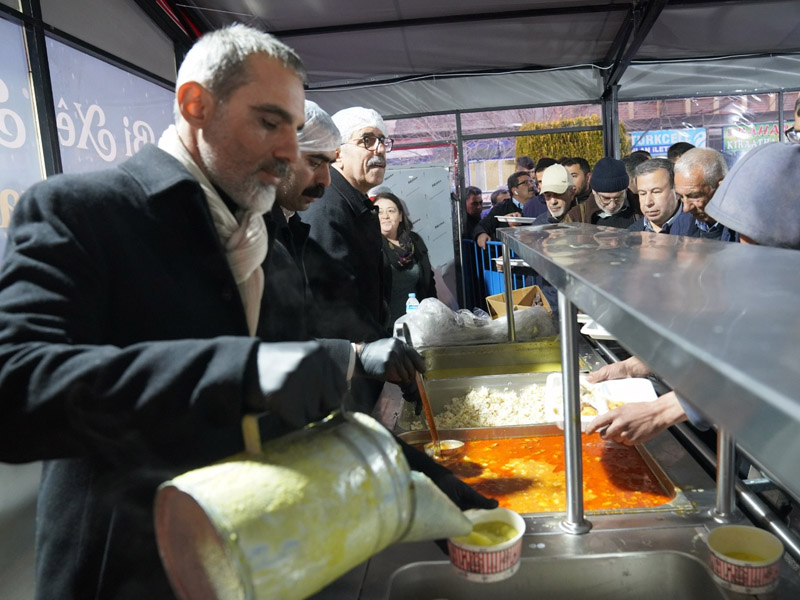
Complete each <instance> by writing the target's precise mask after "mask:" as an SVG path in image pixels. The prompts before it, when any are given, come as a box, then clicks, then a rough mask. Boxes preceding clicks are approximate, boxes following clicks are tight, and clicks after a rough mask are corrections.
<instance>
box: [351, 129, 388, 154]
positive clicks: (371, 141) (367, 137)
mask: <svg viewBox="0 0 800 600" xmlns="http://www.w3.org/2000/svg"><path fill="white" fill-rule="evenodd" d="M345 144H354V145H356V146H364V148H366V149H367V150H370V151H371V152H375V151H376V150H377V149H378V145H379V144H383V147H384V148H386V151H387V152H391V151H392V146H394V140H393V139H392V138H387V137H384V136H380V137H378V136H377V135H373V134H371V133H365V134H364V135H362V136H361V138H360V139H358V140H356V141H354V142H352V141H351V142H345Z"/></svg>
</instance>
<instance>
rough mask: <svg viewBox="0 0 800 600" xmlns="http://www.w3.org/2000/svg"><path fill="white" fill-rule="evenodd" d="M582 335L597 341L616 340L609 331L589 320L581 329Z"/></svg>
mask: <svg viewBox="0 0 800 600" xmlns="http://www.w3.org/2000/svg"><path fill="white" fill-rule="evenodd" d="M581 333H582V334H583V335H588V336H589V337H591V338H594V339H596V340H615V339H617V338H615V337H614V336H613V335H611V334H610V333H609V332H608V331H606V330H605V329H603V328H602V327H601V326H600V325H598V324H597V321H594V320H591V319H590V320H589V322H588V323H586V325H584V326H583V327H581Z"/></svg>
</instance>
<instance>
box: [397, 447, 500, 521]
mask: <svg viewBox="0 0 800 600" xmlns="http://www.w3.org/2000/svg"><path fill="white" fill-rule="evenodd" d="M395 439H396V440H397V442H398V443H399V444H400V447H401V448H402V449H403V456H405V457H406V461H408V466H409V467H411V468H412V469H413V470H414V471H419V472H420V473H424V474H425V475H427V476H428V477H429V478H430V479H431V481H433V483H435V484H436V487H438V488H439V489H440V490H442V491H443V492H444V493H445V495H447V497H448V498H450V500H452V501H453V503H454V504H455V505H456V506H458V508H460V509H461V510H467V509H469V508H497V500H495V499H494V498H487V497H486V496H483V495H481V494H479V493H478V492H476V491H475V490H473V489H472V488H471V487H470V486H469V485H467V484H466V483H464V482H463V481H461V480H460V479H459V478H458V477H456V476H455V475H453V472H452V471H450V469H447V468H445V467H443V466H442V465H440V464H439V463H437V462H436V461H435V460H433V459H432V458H431V457H430V456H428V455H427V454H425V453H424V452H423V451H421V450H417V449H416V448H414V447H413V446H409V445H408V444H406V443H405V442H404V441H403V440H401V439H400V438H395Z"/></svg>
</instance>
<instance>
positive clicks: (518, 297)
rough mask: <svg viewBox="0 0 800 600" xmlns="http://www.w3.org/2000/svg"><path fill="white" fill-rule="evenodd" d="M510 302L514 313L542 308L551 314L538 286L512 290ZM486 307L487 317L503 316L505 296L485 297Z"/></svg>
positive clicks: (504, 312) (548, 304)
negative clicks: (534, 307) (536, 307)
mask: <svg viewBox="0 0 800 600" xmlns="http://www.w3.org/2000/svg"><path fill="white" fill-rule="evenodd" d="M511 300H512V301H513V302H514V310H515V311H517V310H522V309H525V308H530V307H531V306H542V307H544V309H545V310H546V311H547V312H549V313H550V314H553V311H552V309H551V308H550V303H549V302H548V301H547V298H545V297H544V294H543V293H542V290H541V289H539V286H538V285H532V286H529V287H524V288H520V289H518V290H513V291H512V292H511ZM486 306H487V308H488V310H489V315H491V317H492V318H493V319H496V318H498V317H502V316H505V314H506V295H505V294H495V295H494V296H486Z"/></svg>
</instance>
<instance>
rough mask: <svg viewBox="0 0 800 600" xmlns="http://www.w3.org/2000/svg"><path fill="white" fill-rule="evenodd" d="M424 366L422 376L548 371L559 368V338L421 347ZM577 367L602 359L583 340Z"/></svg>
mask: <svg viewBox="0 0 800 600" xmlns="http://www.w3.org/2000/svg"><path fill="white" fill-rule="evenodd" d="M420 353H421V354H422V356H424V357H425V362H426V364H427V367H428V370H427V371H426V373H425V379H426V380H428V381H430V380H434V379H449V378H453V377H455V378H466V377H481V376H488V375H508V374H514V373H552V372H554V371H560V370H561V342H560V341H559V339H558V338H557V337H552V338H544V339H541V340H535V341H531V342H504V343H501V344H475V345H469V346H436V347H431V348H421V349H420ZM578 363H579V368H580V370H581V371H593V370H595V369H598V368H600V367H601V366H603V365H605V364H606V363H605V362H604V361H603V360H602V359H601V358H600V356H599V355H598V354H597V352H596V351H595V350H594V348H592V347H591V346H590V345H589V343H588V342H586V340H584V339H583V338H580V340H579V343H578Z"/></svg>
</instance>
